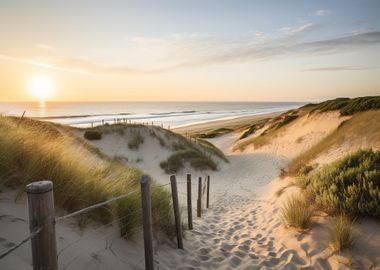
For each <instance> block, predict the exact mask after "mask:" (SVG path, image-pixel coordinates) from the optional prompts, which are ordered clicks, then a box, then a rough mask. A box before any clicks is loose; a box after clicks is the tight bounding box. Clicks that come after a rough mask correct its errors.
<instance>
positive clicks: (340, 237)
mask: <svg viewBox="0 0 380 270" xmlns="http://www.w3.org/2000/svg"><path fill="white" fill-rule="evenodd" d="M353 230H354V220H353V219H351V218H350V217H348V216H345V215H339V216H338V217H337V218H336V219H335V220H334V223H333V225H332V226H331V228H330V232H329V233H330V244H331V246H332V248H333V250H334V251H338V252H340V251H342V250H344V249H348V248H350V247H351V246H352V244H353V242H354V237H353Z"/></svg>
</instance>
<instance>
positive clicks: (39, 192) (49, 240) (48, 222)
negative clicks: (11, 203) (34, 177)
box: [26, 181, 58, 270]
mask: <svg viewBox="0 0 380 270" xmlns="http://www.w3.org/2000/svg"><path fill="white" fill-rule="evenodd" d="M26 192H27V194H28V210H29V229H30V232H31V233H33V232H35V231H36V230H38V229H39V228H42V229H41V231H40V232H39V233H38V234H37V235H36V236H35V237H33V238H32V240H31V242H32V257H33V269H34V270H40V269H46V270H56V269H58V263H57V244H56V239H55V213H54V197H53V183H52V182H51V181H39V182H33V183H31V184H29V185H27V186H26Z"/></svg>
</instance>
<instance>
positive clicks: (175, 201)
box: [170, 175, 183, 249]
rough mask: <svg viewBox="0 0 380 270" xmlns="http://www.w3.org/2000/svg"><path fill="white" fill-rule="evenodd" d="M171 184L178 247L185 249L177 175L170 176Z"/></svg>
mask: <svg viewBox="0 0 380 270" xmlns="http://www.w3.org/2000/svg"><path fill="white" fill-rule="evenodd" d="M170 183H171V186H172V198H173V210H174V219H175V228H176V233H177V245H178V248H180V249H183V241H182V227H181V216H180V214H179V203H178V190H177V180H176V179H175V175H172V176H170Z"/></svg>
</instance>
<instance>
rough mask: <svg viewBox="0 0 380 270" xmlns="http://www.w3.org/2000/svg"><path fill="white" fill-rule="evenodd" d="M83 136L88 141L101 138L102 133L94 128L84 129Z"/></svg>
mask: <svg viewBox="0 0 380 270" xmlns="http://www.w3.org/2000/svg"><path fill="white" fill-rule="evenodd" d="M83 136H84V138H85V139H87V140H90V141H95V140H100V139H102V133H100V132H99V131H95V130H86V131H85V132H84V135H83Z"/></svg>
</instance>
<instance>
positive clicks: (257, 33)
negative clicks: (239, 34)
mask: <svg viewBox="0 0 380 270" xmlns="http://www.w3.org/2000/svg"><path fill="white" fill-rule="evenodd" d="M255 36H256V37H263V36H265V33H264V32H261V31H256V32H255Z"/></svg>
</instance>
